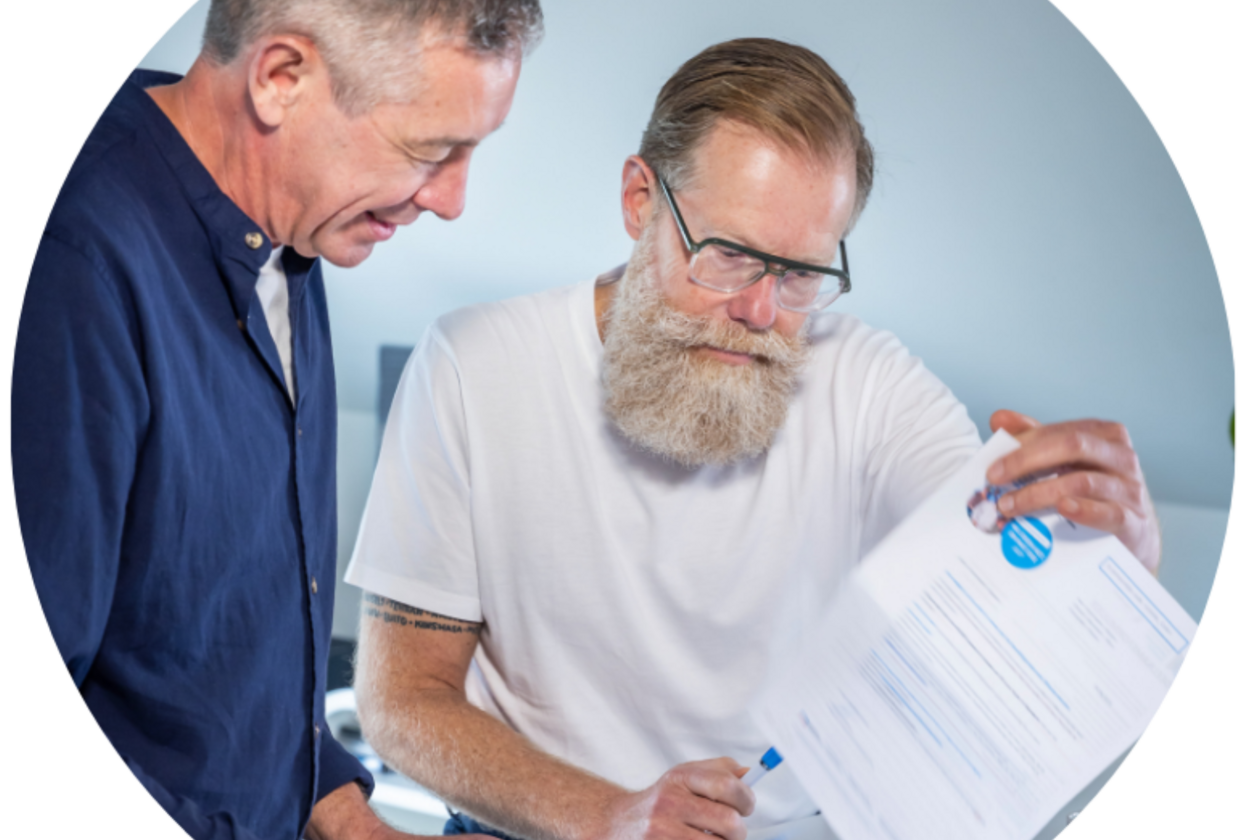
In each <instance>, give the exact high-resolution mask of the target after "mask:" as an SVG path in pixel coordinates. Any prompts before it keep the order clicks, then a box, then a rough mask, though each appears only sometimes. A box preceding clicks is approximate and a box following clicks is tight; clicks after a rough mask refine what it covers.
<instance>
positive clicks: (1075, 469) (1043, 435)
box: [987, 410, 1160, 575]
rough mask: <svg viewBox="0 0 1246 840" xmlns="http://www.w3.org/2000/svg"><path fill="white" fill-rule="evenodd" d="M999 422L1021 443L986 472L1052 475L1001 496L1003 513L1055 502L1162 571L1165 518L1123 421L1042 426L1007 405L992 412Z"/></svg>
mask: <svg viewBox="0 0 1246 840" xmlns="http://www.w3.org/2000/svg"><path fill="white" fill-rule="evenodd" d="M1001 429H1002V430H1004V431H1006V432H1008V433H1009V434H1010V435H1012V436H1013V437H1014V438H1016V440H1017V442H1018V443H1020V444H1021V448H1020V449H1017V450H1016V451H1014V452H1011V453H1009V454H1007V455H1005V456H1004V457H1002V458H1000V459H999V460H998V461H996V462H995V464H993V465H992V466H991V468H990V470H988V471H987V478H989V479H990V480H991V482H992V483H994V484H997V485H1000V484H1006V483H1008V482H1012V481H1017V480H1019V479H1022V478H1025V477H1026V476H1035V475H1052V477H1051V478H1049V479H1046V480H1043V481H1038V482H1035V483H1033V484H1030V485H1027V486H1026V487H1023V488H1022V489H1020V490H1018V491H1016V492H1014V493H1009V494H1007V495H1005V496H1002V497H1001V498H1000V500H999V509H1000V512H1001V513H1003V514H1005V515H1007V516H1025V515H1028V514H1032V513H1034V512H1035V511H1040V510H1045V509H1048V508H1054V509H1055V510H1056V511H1057V512H1058V513H1059V514H1061V515H1062V516H1064V517H1066V518H1067V519H1069V520H1071V521H1073V522H1076V523H1077V524H1078V525H1085V526H1086V527H1088V528H1095V529H1097V530H1099V531H1106V532H1107V533H1109V534H1112V535H1114V536H1115V537H1116V538H1117V539H1119V540H1120V541H1121V542H1122V543H1124V544H1125V547H1126V548H1128V549H1129V550H1130V551H1131V552H1132V553H1133V555H1134V557H1137V558H1138V561H1139V562H1140V563H1142V565H1143V566H1145V567H1146V568H1147V570H1148V571H1149V572H1150V573H1151V574H1153V575H1154V574H1156V573H1158V572H1159V561H1160V533H1159V523H1158V520H1157V519H1156V517H1155V508H1154V506H1153V505H1152V504H1151V496H1150V493H1148V492H1147V486H1146V479H1145V478H1144V477H1143V475H1142V467H1141V466H1140V465H1139V462H1138V455H1137V453H1135V452H1134V448H1133V443H1132V442H1131V441H1130V439H1129V432H1128V431H1127V430H1126V429H1125V427H1124V426H1122V425H1121V424H1119V423H1110V422H1107V421H1103V420H1074V421H1071V422H1067V423H1053V424H1050V425H1046V426H1044V425H1042V424H1041V423H1039V422H1038V421H1037V420H1035V419H1034V418H1032V417H1027V416H1026V415H1024V414H1018V413H1017V412H1015V411H1007V410H1001V411H997V412H995V413H994V414H992V415H991V431H993V432H998V431H1000V430H1001ZM1053 474H1054V475H1053Z"/></svg>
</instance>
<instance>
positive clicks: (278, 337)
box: [255, 245, 295, 402]
mask: <svg viewBox="0 0 1246 840" xmlns="http://www.w3.org/2000/svg"><path fill="white" fill-rule="evenodd" d="M284 250H285V246H284V245H278V246H277V247H276V248H273V252H272V254H271V255H270V256H269V258H268V262H266V263H264V265H263V266H262V267H261V268H260V276H259V277H258V278H257V279H256V281H255V293H256V294H257V295H259V298H260V303H261V304H262V305H263V306H264V320H265V321H266V322H268V332H269V334H270V335H272V337H273V343H274V344H276V345H277V355H278V356H279V357H280V358H281V372H282V375H284V376H285V380H286V390H287V391H289V393H290V401H291V402H295V397H294V394H295V391H294V334H293V332H292V331H291V329H290V283H289V281H288V280H287V279H286V270H285V267H284V266H283V265H282V264H281V253H282V252H283V251H284Z"/></svg>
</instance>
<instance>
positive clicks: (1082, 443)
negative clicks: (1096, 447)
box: [1069, 430, 1091, 461]
mask: <svg viewBox="0 0 1246 840" xmlns="http://www.w3.org/2000/svg"><path fill="white" fill-rule="evenodd" d="M1090 447H1091V444H1090V436H1089V435H1087V434H1086V433H1085V432H1083V431H1080V430H1079V431H1076V432H1073V433H1072V434H1071V435H1069V458H1070V459H1071V460H1073V461H1084V460H1086V457H1087V456H1088V455H1089V454H1090Z"/></svg>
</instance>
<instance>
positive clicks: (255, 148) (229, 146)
mask: <svg viewBox="0 0 1246 840" xmlns="http://www.w3.org/2000/svg"><path fill="white" fill-rule="evenodd" d="M240 90H241V91H243V95H241V96H240V95H239V91H240ZM245 90H246V79H245V76H243V75H242V73H240V72H239V71H238V70H237V69H236V68H234V67H232V66H225V67H217V66H214V65H212V64H211V63H210V62H208V61H207V60H205V59H204V58H203V56H200V57H199V58H198V59H197V60H196V61H195V63H194V65H193V66H192V67H191V68H190V70H189V71H188V72H187V73H186V76H185V77H184V78H182V80H181V81H178V82H175V83H174V84H171V85H165V86H162V87H155V88H151V89H149V90H148V91H147V93H148V95H149V96H151V98H152V99H153V100H154V101H155V103H156V105H158V106H159V107H160V110H161V111H163V112H164V114H165V116H166V117H168V118H169V121H170V122H172V123H173V127H174V128H176V129H177V131H178V133H179V134H181V135H182V139H183V140H185V141H186V144H187V145H188V146H190V150H191V151H192V152H194V154H195V157H196V158H198V159H199V162H200V163H202V164H203V166H204V168H205V169H207V170H208V174H209V175H211V176H212V180H214V181H215V182H216V185H217V186H218V187H220V189H221V191H222V192H223V193H225V195H227V196H229V198H230V200H231V201H233V202H234V204H236V205H238V207H239V208H240V209H241V210H242V212H244V213H246V214H247V215H248V216H249V217H250V218H251V219H252V220H254V221H255V222H256V224H258V225H259V226H260V228H261V229H262V230H263V231H264V233H265V234H267V236H268V238H269V239H270V240H272V242H273V244H274V245H276V244H278V243H279V239H278V237H277V236H276V235H275V233H276V232H275V230H274V226H273V223H272V218H271V207H270V202H269V194H270V191H269V190H267V189H265V187H264V185H265V181H266V179H265V174H266V167H265V166H264V158H263V156H262V155H261V154H260V152H261V148H260V146H261V143H262V134H261V132H259V131H257V127H256V124H255V120H254V117H253V116H252V115H251V113H250V111H249V109H248V108H247V100H246V95H245Z"/></svg>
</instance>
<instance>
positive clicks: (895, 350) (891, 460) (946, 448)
mask: <svg viewBox="0 0 1246 840" xmlns="http://www.w3.org/2000/svg"><path fill="white" fill-rule="evenodd" d="M871 341H873V342H877V347H876V348H875V349H876V352H875V353H874V354H872V356H873V357H872V360H871V363H870V367H871V369H870V373H869V376H868V377H867V381H868V383H869V387H868V390H869V392H870V394H869V398H868V399H867V400H865V401H864V403H863V414H864V416H863V417H862V418H861V421H862V422H861V425H860V428H861V429H862V436H863V438H864V440H865V447H864V448H865V458H864V462H863V464H864V470H863V474H864V482H863V492H862V497H861V498H862V504H861V511H860V512H861V516H862V542H861V550H862V554H863V555H864V554H865V553H866V552H868V551H869V549H870V548H872V547H873V546H874V545H875V544H876V543H877V542H878V541H879V540H881V539H882V538H883V537H884V536H886V535H887V533H888V532H889V531H891V529H892V528H894V527H895V526H896V525H898V524H900V522H901V521H902V520H903V519H904V518H905V517H906V516H908V514H909V513H910V512H912V511H913V509H914V508H916V507H917V506H918V505H919V504H921V502H922V501H924V500H925V499H926V497H927V496H929V495H930V494H931V493H932V492H934V491H935V490H936V489H937V488H938V487H939V485H941V484H942V483H943V482H944V481H946V480H947V479H948V478H949V477H950V476H951V475H952V473H954V472H955V471H956V470H957V469H959V468H960V466H961V465H962V464H964V463H965V461H966V460H968V459H969V458H970V457H971V456H972V455H973V453H974V452H976V451H977V450H978V448H979V447H981V445H982V440H981V438H980V437H979V435H978V429H977V426H975V425H974V423H973V421H972V420H971V419H970V418H969V413H968V411H966V409H965V406H964V405H963V404H961V402H960V401H959V400H958V399H956V397H955V396H954V395H953V394H952V392H951V390H950V389H949V388H948V387H947V386H946V385H944V384H943V382H941V381H940V380H939V379H938V377H936V376H935V375H934V374H933V373H931V372H930V370H929V369H928V368H927V367H926V366H925V365H924V364H923V363H922V361H921V360H920V359H918V358H917V357H916V356H913V355H912V354H910V353H909V352H908V350H907V349H905V348H904V346H903V345H902V344H901V343H900V342H899V341H898V340H897V339H896V338H895V336H893V335H891V334H890V333H878V334H876V336H874V337H873V338H872V339H871Z"/></svg>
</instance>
